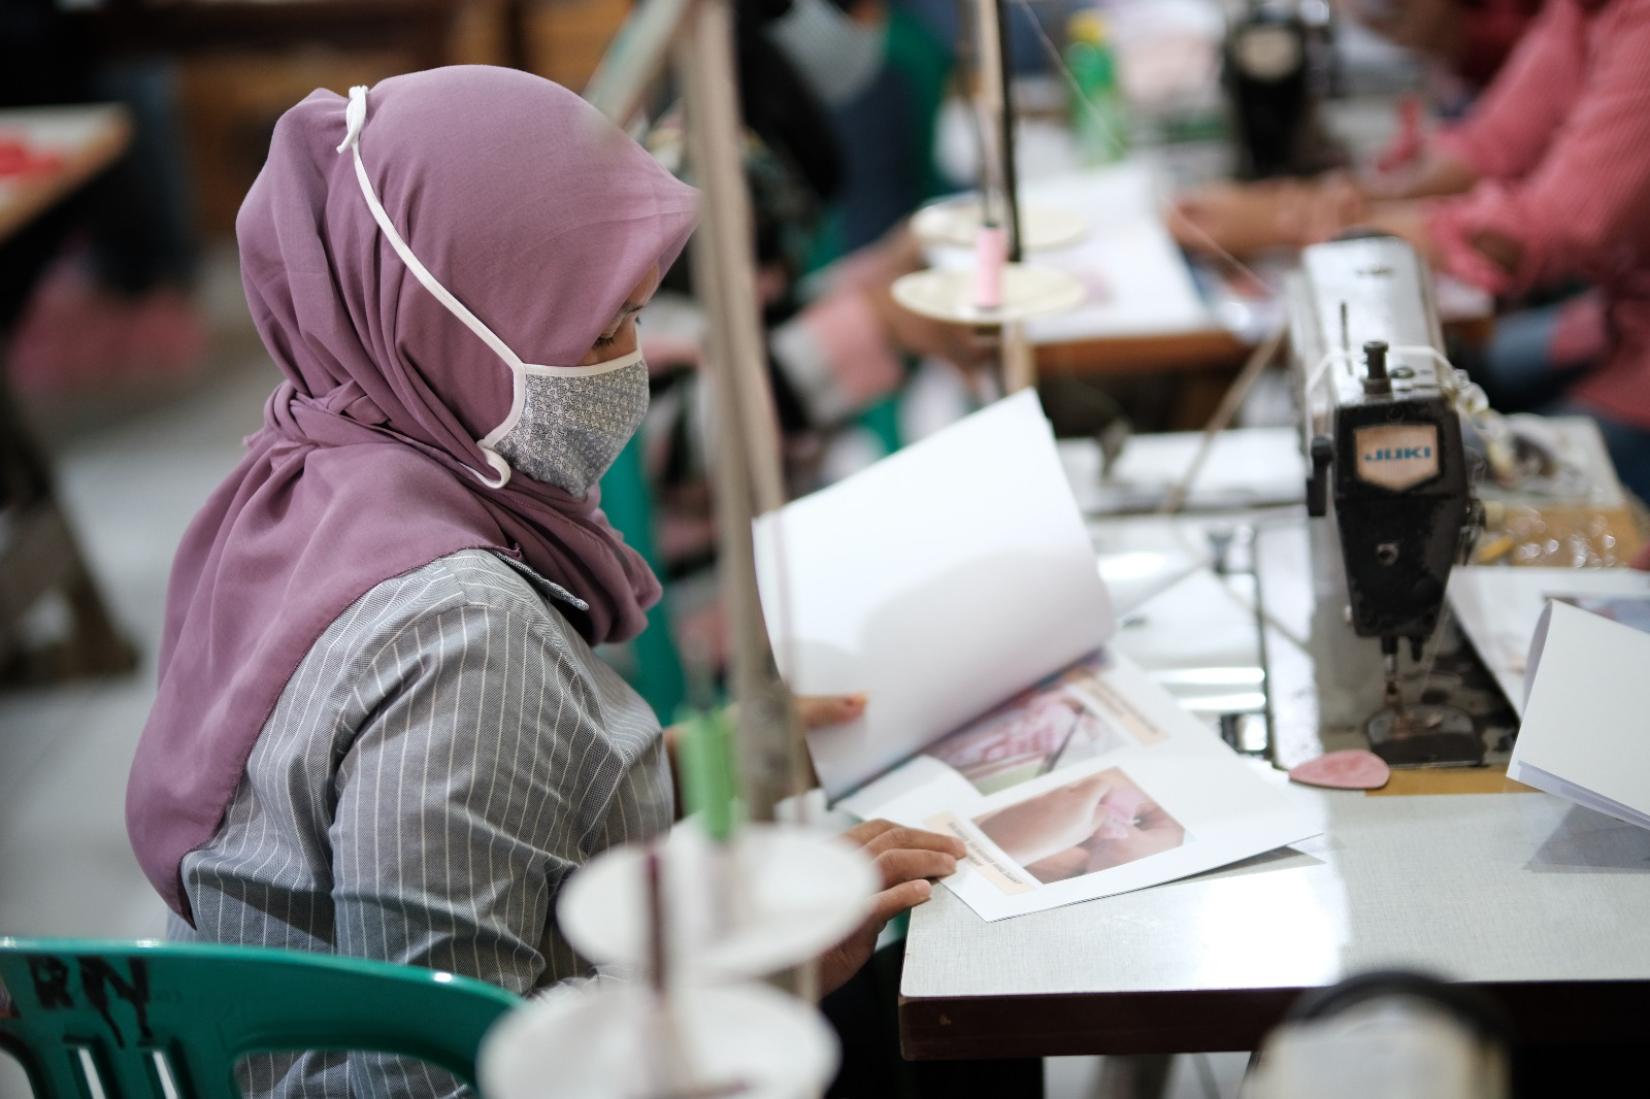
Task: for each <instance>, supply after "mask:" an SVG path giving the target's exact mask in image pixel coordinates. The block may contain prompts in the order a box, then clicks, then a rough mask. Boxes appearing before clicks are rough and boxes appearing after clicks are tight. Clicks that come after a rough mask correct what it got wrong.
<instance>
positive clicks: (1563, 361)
mask: <svg viewBox="0 0 1650 1099" xmlns="http://www.w3.org/2000/svg"><path fill="white" fill-rule="evenodd" d="M1170 224H1171V228H1172V229H1173V230H1174V232H1175V235H1176V237H1177V238H1178V239H1179V240H1180V241H1181V243H1182V244H1183V245H1184V246H1186V247H1187V248H1190V249H1193V250H1206V249H1210V248H1220V249H1224V250H1227V251H1230V252H1233V253H1236V254H1239V255H1242V254H1245V253H1252V252H1256V251H1261V250H1264V249H1268V248H1278V247H1301V246H1304V245H1307V244H1311V243H1314V242H1317V241H1321V240H1326V239H1329V238H1330V237H1332V236H1334V235H1336V234H1337V233H1339V232H1341V231H1343V230H1345V229H1347V228H1350V227H1354V226H1356V227H1362V228H1372V229H1378V230H1383V231H1386V232H1390V233H1394V234H1396V235H1398V236H1400V237H1403V238H1405V239H1406V240H1408V241H1410V242H1411V243H1412V244H1413V245H1415V247H1416V248H1417V249H1419V250H1420V252H1421V253H1422V254H1423V255H1424V256H1425V257H1426V258H1427V259H1429V260H1430V261H1431V262H1432V263H1433V265H1434V266H1435V267H1437V268H1439V269H1441V270H1443V271H1447V272H1449V273H1450V274H1452V275H1455V276H1456V277H1458V278H1460V279H1462V280H1463V281H1465V282H1468V283H1470V284H1472V285H1475V286H1478V287H1481V288H1483V289H1485V290H1487V291H1489V292H1491V293H1493V294H1495V295H1497V296H1498V297H1500V298H1502V299H1504V300H1512V301H1519V300H1522V299H1524V298H1526V297H1527V296H1528V295H1530V294H1532V293H1533V292H1536V291H1540V290H1543V289H1548V288H1555V287H1557V288H1563V287H1566V286H1573V285H1574V284H1575V283H1578V282H1580V283H1585V284H1587V285H1590V286H1591V287H1593V288H1595V290H1596V293H1594V294H1588V295H1583V296H1581V297H1578V298H1576V299H1574V300H1573V301H1571V302H1567V303H1566V304H1565V305H1564V306H1562V307H1561V308H1559V309H1556V310H1551V311H1547V312H1545V313H1539V314H1532V315H1528V316H1525V317H1521V318H1516V319H1512V320H1509V321H1507V322H1505V323H1503V324H1502V325H1501V326H1499V329H1498V332H1497V337H1496V341H1495V343H1494V344H1493V345H1492V346H1491V347H1490V348H1489V349H1488V352H1487V353H1486V354H1485V355H1483V356H1482V358H1481V359H1480V360H1479V361H1477V362H1475V363H1474V362H1469V363H1466V364H1465V365H1467V366H1468V368H1469V369H1470V370H1472V371H1473V372H1474V374H1475V376H1477V377H1478V379H1479V380H1480V381H1481V382H1483V384H1484V386H1485V388H1486V389H1487V390H1488V391H1489V393H1490V397H1491V400H1492V402H1494V403H1495V404H1496V405H1497V407H1499V408H1501V409H1502V410H1503V411H1517V410H1519V409H1520V408H1534V409H1536V410H1539V411H1542V412H1546V413H1550V414H1577V413H1581V414H1586V415H1589V416H1591V417H1593V418H1594V419H1595V420H1596V421H1597V422H1598V425H1599V429H1600V431H1601V432H1602V434H1603V436H1604V441H1605V443H1606V445H1607V446H1608V448H1609V451H1610V456H1611V458H1612V459H1613V461H1614V463H1615V466H1616V470H1617V473H1618V474H1619V475H1620V477H1621V479H1622V482H1623V483H1624V484H1625V485H1626V486H1627V487H1628V488H1629V489H1630V490H1631V491H1633V492H1634V493H1636V494H1637V495H1638V496H1639V497H1640V498H1641V499H1650V0H1548V3H1547V4H1546V5H1545V6H1544V7H1543V9H1542V12H1541V15H1540V16H1539V18H1538V19H1537V20H1536V21H1535V22H1534V23H1533V24H1532V25H1531V26H1530V28H1529V30H1528V32H1527V33H1526V35H1525V36H1524V38H1523V39H1522V40H1521V41H1520V43H1519V44H1518V46H1517V47H1516V49H1515V50H1514V51H1513V53H1512V56H1511V57H1510V58H1508V60H1507V61H1506V63H1505V65H1504V66H1503V67H1502V68H1501V69H1500V71H1499V73H1498V75H1497V76H1496V77H1495V79H1494V80H1493V81H1492V83H1491V84H1490V86H1489V88H1488V89H1486V91H1485V92H1484V94H1483V96H1482V97H1481V98H1480V99H1479V100H1478V102H1477V103H1476V104H1475V105H1474V106H1473V108H1472V110H1471V112H1470V113H1469V114H1468V116H1467V117H1466V118H1465V119H1464V120H1463V121H1462V122H1461V123H1459V124H1458V125H1455V126H1453V127H1451V128H1449V129H1448V130H1446V131H1444V132H1442V133H1440V134H1438V135H1436V136H1434V137H1433V138H1431V139H1430V140H1429V141H1428V142H1427V143H1426V147H1425V149H1424V150H1423V151H1422V152H1421V153H1420V154H1419V155H1417V156H1416V157H1414V158H1413V159H1412V160H1410V161H1409V162H1407V163H1404V164H1402V165H1401V166H1399V167H1397V168H1395V169H1394V170H1392V171H1390V172H1388V173H1384V174H1373V175H1368V176H1361V177H1353V176H1350V175H1335V176H1330V177H1325V178H1321V179H1316V180H1289V181H1283V182H1277V183H1268V184H1261V185H1252V186H1235V185H1216V186H1213V187H1209V188H1205V189H1203V190H1201V191H1197V192H1194V193H1192V194H1189V195H1187V196H1185V197H1183V198H1182V199H1181V200H1180V201H1179V202H1178V203H1177V205H1176V207H1175V209H1174V211H1173V214H1172V216H1171V221H1170Z"/></svg>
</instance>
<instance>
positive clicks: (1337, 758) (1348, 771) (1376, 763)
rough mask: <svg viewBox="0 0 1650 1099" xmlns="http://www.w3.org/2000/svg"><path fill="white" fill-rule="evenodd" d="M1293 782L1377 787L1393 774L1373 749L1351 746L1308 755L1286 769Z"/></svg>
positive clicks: (1339, 787)
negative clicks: (1317, 754) (1315, 755)
mask: <svg viewBox="0 0 1650 1099" xmlns="http://www.w3.org/2000/svg"><path fill="white" fill-rule="evenodd" d="M1289 777H1290V778H1291V779H1292V780H1294V781H1295V782H1299V783H1304V784H1305V785H1307V786H1327V787H1329V788H1330V789H1331V790H1379V789H1380V788H1381V787H1383V786H1385V785H1386V784H1387V780H1388V779H1390V778H1391V777H1392V768H1390V767H1388V766H1387V765H1386V760H1384V759H1382V758H1381V757H1380V756H1378V755H1376V754H1375V753H1374V752H1366V751H1364V750H1363V749H1362V748H1353V749H1349V750H1347V751H1344V752H1330V753H1329V754H1328V755H1323V756H1319V757H1318V758H1317V759H1309V760H1307V761H1306V762H1305V763H1303V764H1301V765H1300V766H1299V767H1296V768H1294V769H1293V770H1291V771H1290V772H1289Z"/></svg>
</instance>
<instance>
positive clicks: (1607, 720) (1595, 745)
mask: <svg viewBox="0 0 1650 1099" xmlns="http://www.w3.org/2000/svg"><path fill="white" fill-rule="evenodd" d="M1617 602H1619V603H1626V602H1629V601H1627V600H1617ZM1631 602H1634V603H1635V604H1636V607H1635V608H1634V609H1633V610H1631V611H1630V612H1627V613H1625V614H1620V613H1618V614H1616V615H1614V616H1611V615H1607V614H1595V613H1592V612H1590V611H1587V610H1584V609H1582V608H1581V607H1580V606H1575V605H1572V604H1570V603H1569V602H1568V601H1564V600H1555V601H1554V603H1553V604H1552V608H1551V610H1550V611H1549V612H1548V621H1547V622H1546V623H1545V634H1544V637H1543V638H1542V640H1541V645H1540V647H1539V652H1538V653H1537V654H1535V655H1536V657H1537V658H1538V659H1539V663H1538V664H1537V666H1536V670H1535V676H1534V679H1533V680H1532V681H1531V683H1530V697H1529V701H1528V703H1527V704H1526V705H1525V707H1524V722H1523V724H1522V725H1521V726H1520V728H1519V731H1518V742H1517V744H1516V745H1514V747H1513V756H1512V759H1511V761H1509V762H1508V764H1507V774H1508V776H1510V777H1512V778H1514V779H1517V780H1518V781H1519V782H1523V783H1527V784H1528V785H1531V786H1535V787H1538V788H1540V789H1543V790H1546V791H1547V792H1548V793H1550V794H1555V795H1557V796H1559V797H1563V798H1567V799H1568V800H1570V801H1574V802H1577V803H1578V804H1581V805H1585V806H1587V807H1588V808H1590V809H1595V810H1598V811H1599V812H1602V813H1608V814H1609V815H1611V816H1614V817H1617V818H1619V819H1621V820H1625V821H1627V822H1628V823H1630V824H1636V825H1638V826H1640V827H1641V828H1642V827H1646V826H1650V736H1647V735H1646V730H1647V728H1650V716H1647V715H1650V676H1646V674H1645V670H1646V669H1650V633H1647V632H1644V630H1645V627H1646V626H1647V625H1650V622H1646V621H1645V619H1646V617H1647V616H1646V614H1645V609H1644V601H1643V600H1634V601H1631ZM1618 610H1619V608H1618Z"/></svg>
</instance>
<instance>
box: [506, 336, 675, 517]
mask: <svg viewBox="0 0 1650 1099" xmlns="http://www.w3.org/2000/svg"><path fill="white" fill-rule="evenodd" d="M569 369H572V370H577V371H580V372H581V373H578V374H570V373H569ZM585 371H588V373H584V372H585ZM526 381H527V385H526V389H527V393H526V398H525V399H524V400H523V401H522V405H521V413H520V415H519V416H518V417H517V418H516V422H515V423H514V424H513V425H511V426H510V427H509V428H508V429H507V430H506V431H505V432H504V434H503V435H502V436H501V437H500V438H499V440H498V443H497V445H496V449H497V451H498V453H499V454H501V455H503V456H504V458H505V459H506V460H507V461H508V462H509V463H510V464H511V465H512V466H514V467H515V468H516V469H517V470H520V471H521V472H522V473H524V474H526V475H527V476H529V477H531V478H532V479H533V480H535V481H542V482H543V483H544V484H547V485H555V486H556V487H558V488H564V489H566V490H567V491H568V492H571V493H572V494H573V495H575V496H583V495H584V494H585V493H587V492H589V491H590V489H591V487H592V486H594V485H595V483H596V482H597V481H599V480H601V477H602V474H604V473H606V472H607V470H608V468H609V467H610V466H612V464H613V463H614V461H615V460H617V459H618V457H619V452H620V451H621V450H623V449H624V447H625V444H626V443H627V442H629V441H630V437H631V436H632V435H634V434H635V433H636V429H637V428H638V427H640V426H642V418H643V417H644V416H646V415H647V363H646V362H644V361H643V359H642V353H641V352H640V351H632V352H631V353H630V354H628V355H624V356H621V357H619V358H617V359H609V360H607V361H606V362H601V363H596V364H594V365H592V366H582V367H573V368H555V367H551V368H545V367H539V366H529V367H527V379H526Z"/></svg>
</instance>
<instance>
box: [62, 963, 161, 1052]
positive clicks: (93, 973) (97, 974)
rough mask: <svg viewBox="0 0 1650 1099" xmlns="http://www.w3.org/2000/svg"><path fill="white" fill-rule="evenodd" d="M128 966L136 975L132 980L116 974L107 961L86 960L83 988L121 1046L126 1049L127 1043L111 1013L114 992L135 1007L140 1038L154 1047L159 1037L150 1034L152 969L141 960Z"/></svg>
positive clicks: (133, 974)
mask: <svg viewBox="0 0 1650 1099" xmlns="http://www.w3.org/2000/svg"><path fill="white" fill-rule="evenodd" d="M128 964H129V965H130V967H131V973H132V979H131V980H130V981H127V980H126V979H124V978H123V977H121V976H120V974H118V973H116V972H115V968H114V966H112V965H110V964H109V962H108V961H107V960H106V959H104V958H95V957H93V958H82V959H80V986H81V988H83V989H84V990H85V992H86V998H87V999H88V1000H90V1001H92V1006H93V1007H95V1008H97V1013H98V1014H99V1015H101V1016H103V1021H104V1022H105V1023H107V1024H109V1029H110V1030H111V1031H112V1032H113V1033H114V1036H115V1042H116V1043H117V1044H119V1045H122V1046H124V1045H125V1044H126V1040H125V1036H124V1035H123V1034H122V1033H121V1030H120V1027H118V1026H116V1025H115V1020H114V1016H113V1015H111V1014H110V1013H109V990H110V989H113V990H114V992H115V995H117V996H119V997H120V998H121V999H122V1000H125V1001H126V1002H127V1003H128V1004H130V1005H131V1007H132V1010H133V1011H134V1012H135V1013H136V1014H137V1024H138V1037H139V1039H140V1040H141V1041H142V1042H143V1044H144V1045H150V1044H152V1043H153V1042H154V1040H155V1038H154V1035H153V1034H151V1033H150V1032H149V967H148V966H147V965H146V964H145V963H144V962H142V961H141V960H139V959H137V958H133V959H132V960H131V962H130V963H128Z"/></svg>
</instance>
